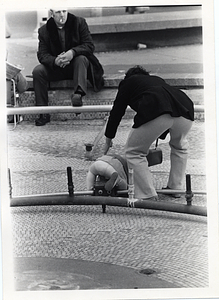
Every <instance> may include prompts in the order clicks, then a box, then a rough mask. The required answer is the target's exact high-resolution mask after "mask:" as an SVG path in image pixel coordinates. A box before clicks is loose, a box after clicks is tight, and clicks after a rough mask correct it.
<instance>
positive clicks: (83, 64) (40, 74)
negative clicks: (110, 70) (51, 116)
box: [33, 55, 89, 106]
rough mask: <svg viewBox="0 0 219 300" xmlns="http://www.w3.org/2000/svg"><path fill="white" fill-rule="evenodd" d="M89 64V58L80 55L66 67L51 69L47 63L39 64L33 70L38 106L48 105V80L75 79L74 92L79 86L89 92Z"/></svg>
mask: <svg viewBox="0 0 219 300" xmlns="http://www.w3.org/2000/svg"><path fill="white" fill-rule="evenodd" d="M88 66H89V61H88V59H87V58H86V57H85V56H83V55H79V56H76V57H75V58H73V60H72V61H71V62H70V64H69V65H67V66H66V67H65V68H60V67H58V68H56V69H55V70H51V69H50V68H48V67H46V66H45V65H42V64H40V65H38V66H36V67H35V68H34V70H33V87H34V91H35V101H36V105H37V106H46V105H48V82H50V81H59V80H67V79H72V80H73V92H75V91H76V90H77V88H78V87H80V89H81V90H82V91H83V92H84V94H86V93H87V69H88Z"/></svg>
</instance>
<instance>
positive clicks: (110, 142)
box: [103, 137, 113, 155]
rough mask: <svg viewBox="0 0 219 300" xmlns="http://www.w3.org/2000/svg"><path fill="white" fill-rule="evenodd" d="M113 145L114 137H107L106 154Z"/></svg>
mask: <svg viewBox="0 0 219 300" xmlns="http://www.w3.org/2000/svg"><path fill="white" fill-rule="evenodd" d="M112 145H113V142H112V139H110V138H108V137H106V142H105V145H104V152H103V153H104V155H106V154H107V152H108V151H109V148H110V147H112Z"/></svg>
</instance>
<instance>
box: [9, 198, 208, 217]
mask: <svg viewBox="0 0 219 300" xmlns="http://www.w3.org/2000/svg"><path fill="white" fill-rule="evenodd" d="M41 205H109V206H120V207H132V208H143V209H153V210H162V211H170V212H176V213H185V214H193V215H200V216H207V209H206V207H202V206H194V205H193V206H189V205H184V204H178V203H169V202H162V201H149V200H138V199H132V200H130V199H128V198H121V197H108V196H92V197H89V196H73V197H71V196H69V195H66V194H63V195H45V196H41V195H38V196H28V197H24V196H23V197H17V198H16V197H13V198H11V200H10V206H11V207H17V206H41Z"/></svg>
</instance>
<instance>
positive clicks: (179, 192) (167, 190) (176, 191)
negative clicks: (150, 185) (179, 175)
mask: <svg viewBox="0 0 219 300" xmlns="http://www.w3.org/2000/svg"><path fill="white" fill-rule="evenodd" d="M156 192H157V193H158V194H165V195H169V194H181V195H185V194H186V191H183V190H171V189H165V190H156ZM192 192H193V194H197V195H198V194H200V195H206V194H207V192H206V191H204V190H203V191H202V190H194V191H192ZM125 193H128V190H119V191H117V194H118V195H120V194H125Z"/></svg>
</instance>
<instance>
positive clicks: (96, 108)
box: [7, 105, 204, 115]
mask: <svg viewBox="0 0 219 300" xmlns="http://www.w3.org/2000/svg"><path fill="white" fill-rule="evenodd" d="M111 109H112V105H84V106H81V107H73V106H28V107H8V108H7V115H25V114H48V113H51V114H55V113H80V112H109V111H111ZM127 110H128V111H132V109H131V108H130V107H128V108H127ZM194 110H195V112H204V105H194Z"/></svg>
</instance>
